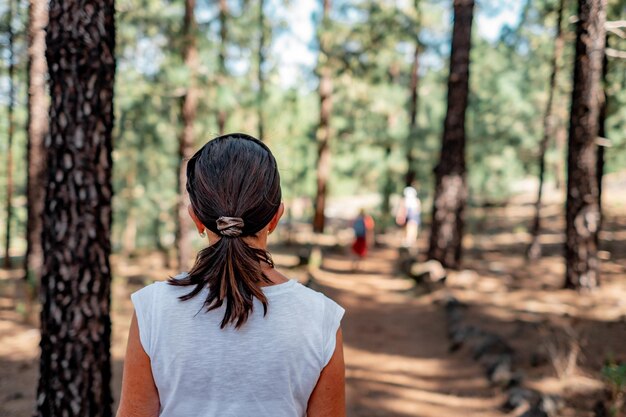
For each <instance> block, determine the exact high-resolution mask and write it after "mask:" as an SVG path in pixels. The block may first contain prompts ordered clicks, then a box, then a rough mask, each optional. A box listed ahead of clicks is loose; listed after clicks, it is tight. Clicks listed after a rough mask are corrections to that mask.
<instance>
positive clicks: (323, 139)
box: [313, 0, 333, 233]
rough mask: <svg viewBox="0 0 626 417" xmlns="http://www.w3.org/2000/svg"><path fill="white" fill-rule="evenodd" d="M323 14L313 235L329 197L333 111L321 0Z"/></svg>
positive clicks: (318, 229) (325, 20) (321, 226)
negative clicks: (331, 115) (331, 119)
mask: <svg viewBox="0 0 626 417" xmlns="http://www.w3.org/2000/svg"><path fill="white" fill-rule="evenodd" d="M323 6H324V8H323V10H324V14H323V17H322V30H321V31H320V37H319V48H320V53H319V58H318V68H319V74H320V84H319V90H318V91H319V96H320V122H319V126H318V129H317V167H316V168H317V171H316V173H317V192H316V194H315V214H314V217H313V231H314V232H315V233H323V232H324V226H325V223H326V218H325V209H326V196H327V194H328V189H327V186H328V178H329V177H330V113H331V111H332V99H331V95H332V91H333V84H332V79H331V74H330V68H329V67H328V54H329V45H328V43H329V41H330V40H329V38H328V37H329V35H330V34H329V33H328V30H327V29H328V24H329V19H330V0H323Z"/></svg>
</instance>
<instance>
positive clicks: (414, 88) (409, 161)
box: [404, 1, 421, 187]
mask: <svg viewBox="0 0 626 417" xmlns="http://www.w3.org/2000/svg"><path fill="white" fill-rule="evenodd" d="M415 10H416V12H417V15H418V16H420V10H419V1H416V2H415ZM417 24H418V25H421V22H420V21H419V20H418V22H417ZM419 57H420V43H419V39H415V52H414V53H413V65H412V66H411V83H410V85H409V91H410V94H411V101H410V102H409V134H408V136H407V141H406V142H407V143H406V166H407V168H406V176H405V179H404V183H405V185H406V186H407V187H410V186H412V185H413V182H415V177H416V175H417V174H416V173H415V167H414V166H413V148H414V147H415V139H416V136H417V109H418V97H419V96H418V87H419Z"/></svg>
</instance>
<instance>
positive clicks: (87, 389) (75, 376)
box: [36, 0, 115, 417]
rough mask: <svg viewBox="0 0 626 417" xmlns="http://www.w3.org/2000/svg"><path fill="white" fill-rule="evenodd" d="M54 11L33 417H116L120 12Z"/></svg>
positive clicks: (107, 7) (95, 1)
mask: <svg viewBox="0 0 626 417" xmlns="http://www.w3.org/2000/svg"><path fill="white" fill-rule="evenodd" d="M49 10H50V14H49V16H50V22H49V24H48V29H47V34H46V46H47V49H46V57H47V60H48V68H49V69H50V94H51V99H52V101H51V106H50V135H48V136H46V140H45V149H46V154H47V168H46V170H47V183H46V197H45V204H44V214H43V233H42V243H43V250H44V267H43V271H42V281H41V299H42V310H41V343H40V346H41V362H40V375H39V386H38V393H37V412H36V415H37V416H39V417H44V416H45V417H59V416H66V417H110V416H112V410H111V404H112V396H111V387H110V380H111V358H110V352H109V349H110V343H111V320H110V316H109V310H110V303H111V265H110V263H109V256H110V254H111V240H110V234H111V198H112V194H113V188H112V185H111V170H112V163H113V161H112V158H111V151H112V139H111V132H112V130H113V118H114V116H113V88H114V78H115V7H114V1H113V0H91V1H90V2H89V3H88V4H85V3H84V2H82V1H77V0H52V1H51V2H50V6H49ZM76 16H80V19H77V18H76ZM78 69H79V70H78Z"/></svg>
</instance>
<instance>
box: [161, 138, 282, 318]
mask: <svg viewBox="0 0 626 417" xmlns="http://www.w3.org/2000/svg"><path fill="white" fill-rule="evenodd" d="M187 192H188V193H189V200H190V202H191V206H192V208H193V210H194V212H195V214H196V216H197V217H198V219H200V221H201V222H202V224H204V226H205V227H207V228H208V229H209V230H211V231H213V232H214V233H216V234H218V235H220V239H219V240H218V241H217V242H215V243H214V244H212V245H211V246H208V247H206V248H204V249H202V250H201V251H200V252H198V255H197V256H196V261H195V263H194V265H193V267H192V268H191V270H190V271H189V273H188V275H187V276H185V277H183V278H181V279H175V278H172V277H170V279H169V280H168V283H169V284H171V285H176V286H195V288H193V289H192V290H191V292H189V293H188V294H185V295H183V296H180V297H179V298H180V299H181V300H182V301H186V300H189V299H191V298H193V297H195V296H196V295H197V294H198V293H199V292H200V291H202V289H203V288H204V287H205V286H208V288H209V295H208V297H207V299H206V300H205V301H204V304H203V307H206V309H207V311H211V310H214V309H217V308H219V307H221V306H222V305H223V304H224V303H226V309H225V312H224V318H223V319H222V322H221V326H220V327H221V328H224V327H226V326H227V325H228V324H234V326H235V327H236V328H239V327H241V325H243V324H244V323H245V322H246V320H247V319H248V316H249V314H250V313H251V312H252V308H253V300H254V297H256V298H257V299H258V300H259V301H260V302H261V303H262V304H263V312H264V314H267V307H268V302H267V299H266V297H265V295H264V294H263V291H262V290H261V287H260V285H259V284H261V283H263V282H264V283H270V282H271V281H270V280H269V278H268V277H267V276H266V275H265V274H264V273H263V271H262V270H261V264H260V262H265V263H267V264H269V265H270V266H271V267H273V266H274V263H273V262H272V258H271V256H270V254H269V253H268V252H267V251H265V250H262V249H258V248H253V247H251V246H249V245H248V244H247V243H246V242H245V241H244V240H243V239H242V238H243V237H246V236H255V235H256V234H257V233H258V232H259V231H260V230H262V229H263V228H264V227H265V226H266V225H267V224H268V223H269V222H270V220H271V219H272V218H273V217H274V215H275V214H276V212H277V211H278V208H279V206H280V202H281V189H280V176H279V174H278V167H277V166H276V160H275V159H274V156H273V155H272V153H271V151H270V150H269V148H268V147H267V146H265V144H264V143H263V142H261V141H259V140H258V139H255V138H253V137H251V136H248V135H245V134H242V133H233V134H229V135H224V136H220V137H217V138H215V139H213V140H211V141H209V142H207V143H206V144H205V145H204V146H203V147H202V148H200V150H198V152H196V153H195V155H193V156H192V157H191V159H189V161H188V163H187ZM221 217H234V218H239V219H241V220H242V221H243V226H239V225H238V232H239V231H240V233H225V234H222V233H221V231H220V230H219V229H218V219H220V218H221ZM234 235H237V236H234Z"/></svg>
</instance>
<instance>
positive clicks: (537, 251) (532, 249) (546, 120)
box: [526, 0, 565, 259]
mask: <svg viewBox="0 0 626 417" xmlns="http://www.w3.org/2000/svg"><path fill="white" fill-rule="evenodd" d="M564 3H565V0H559V8H558V11H557V22H556V36H555V39H554V53H553V54H552V62H551V66H552V72H551V73H550V87H549V90H548V102H547V103H546V110H545V113H544V117H543V137H542V138H541V142H540V144H539V189H538V191H537V201H536V202H535V218H534V220H533V224H532V227H531V230H530V234H531V236H532V240H531V243H530V246H529V247H528V250H527V251H526V256H527V257H528V258H529V259H538V258H539V257H540V256H541V243H540V242H539V232H540V230H541V196H542V193H543V182H544V176H545V171H546V150H547V149H548V142H549V140H550V138H551V137H552V135H553V134H554V131H555V129H554V127H555V126H554V114H553V112H552V103H553V101H554V94H555V91H556V78H557V75H558V72H559V65H560V61H561V55H562V53H563V30H562V29H561V23H562V20H563V7H564Z"/></svg>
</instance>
